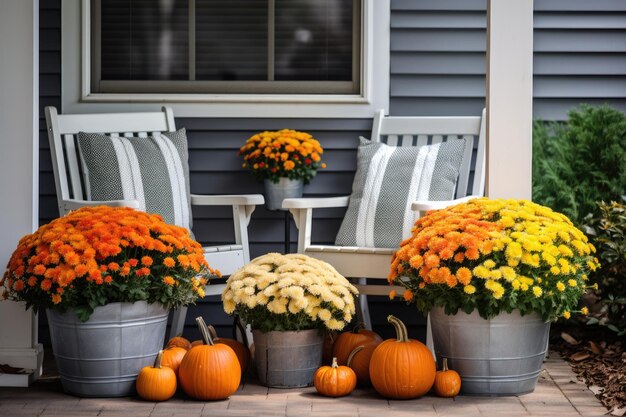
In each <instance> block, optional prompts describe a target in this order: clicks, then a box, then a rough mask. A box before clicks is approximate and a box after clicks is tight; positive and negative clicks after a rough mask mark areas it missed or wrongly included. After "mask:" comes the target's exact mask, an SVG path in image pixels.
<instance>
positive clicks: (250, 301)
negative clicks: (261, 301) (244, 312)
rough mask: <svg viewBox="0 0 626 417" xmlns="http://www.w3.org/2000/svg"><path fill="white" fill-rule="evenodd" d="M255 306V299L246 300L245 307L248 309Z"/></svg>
mask: <svg viewBox="0 0 626 417" xmlns="http://www.w3.org/2000/svg"><path fill="white" fill-rule="evenodd" d="M256 305H257V298H256V297H248V299H247V300H246V306H247V307H248V308H254V307H256Z"/></svg>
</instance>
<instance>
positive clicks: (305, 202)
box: [283, 195, 350, 209]
mask: <svg viewBox="0 0 626 417" xmlns="http://www.w3.org/2000/svg"><path fill="white" fill-rule="evenodd" d="M349 200H350V196H347V195H346V196H340V197H321V198H320V197H318V198H286V199H284V200H283V208H286V209H313V208H331V207H347V206H348V201H349Z"/></svg>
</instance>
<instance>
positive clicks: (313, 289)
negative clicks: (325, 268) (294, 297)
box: [308, 284, 323, 295]
mask: <svg viewBox="0 0 626 417" xmlns="http://www.w3.org/2000/svg"><path fill="white" fill-rule="evenodd" d="M322 289H323V287H322V286H321V285H319V284H313V285H311V286H310V287H309V288H308V290H309V292H310V293H311V294H313V295H320V294H321V293H322Z"/></svg>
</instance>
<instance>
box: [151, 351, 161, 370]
mask: <svg viewBox="0 0 626 417" xmlns="http://www.w3.org/2000/svg"><path fill="white" fill-rule="evenodd" d="M162 359H163V350H162V349H161V350H159V353H157V357H156V359H155V360H154V366H153V368H157V369H161V360H162Z"/></svg>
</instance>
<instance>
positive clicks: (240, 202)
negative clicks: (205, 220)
mask: <svg viewBox="0 0 626 417" xmlns="http://www.w3.org/2000/svg"><path fill="white" fill-rule="evenodd" d="M263 203H265V199H264V198H263V196H262V195H261V194H242V195H199V194H191V204H192V205H195V206H257V205H259V204H263Z"/></svg>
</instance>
